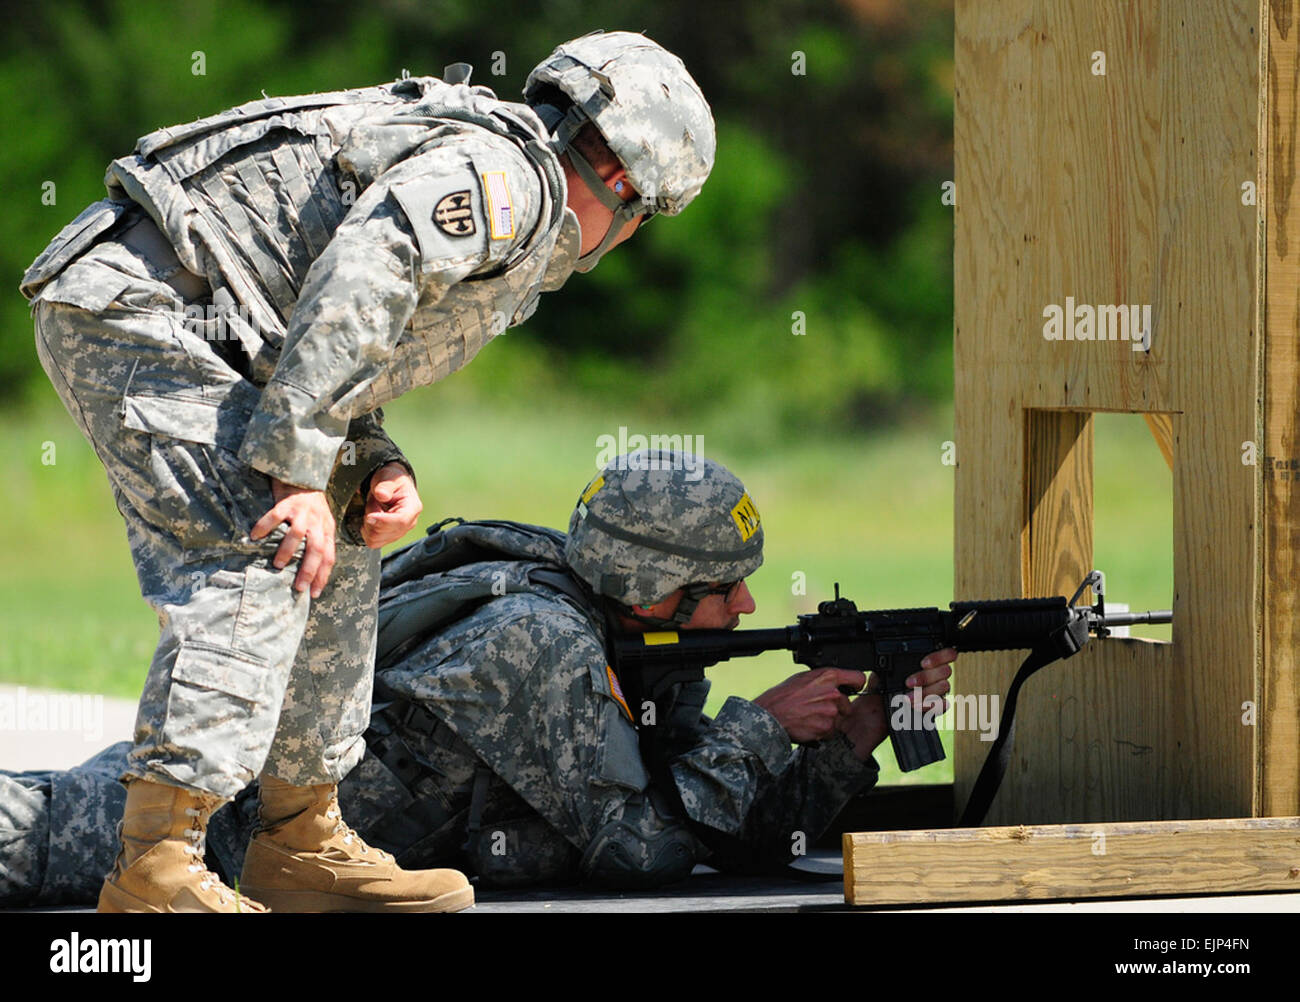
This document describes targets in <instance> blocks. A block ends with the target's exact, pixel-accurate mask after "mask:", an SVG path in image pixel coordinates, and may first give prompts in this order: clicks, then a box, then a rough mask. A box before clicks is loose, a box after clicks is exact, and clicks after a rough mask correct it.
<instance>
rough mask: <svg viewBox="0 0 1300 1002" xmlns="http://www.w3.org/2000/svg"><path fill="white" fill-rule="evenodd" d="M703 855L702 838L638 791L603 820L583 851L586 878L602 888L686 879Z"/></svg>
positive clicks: (639, 885) (647, 884) (648, 885)
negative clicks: (662, 811) (699, 841)
mask: <svg viewBox="0 0 1300 1002" xmlns="http://www.w3.org/2000/svg"><path fill="white" fill-rule="evenodd" d="M700 855H701V851H700V846H699V843H698V842H696V840H695V837H694V836H693V835H692V834H691V833H690V832H689V831H688V830H687V828H686V826H685V825H684V824H682V823H681V822H680V821H677V820H675V819H672V818H670V817H666V816H664V815H662V814H661V813H659V812H658V811H656V810H655V809H654V804H653V803H652V802H651V797H649V796H647V795H646V794H638V795H636V796H635V797H633V798H632V799H631V800H629V801H628V802H627V803H626V804H625V805H624V806H623V810H622V812H621V816H619V817H616V818H612V819H611V820H609V821H607V822H606V823H605V824H604V825H602V826H601V827H600V828H599V829H598V830H597V832H596V835H595V837H594V838H593V839H592V840H591V843H590V844H589V845H588V846H587V851H586V852H585V853H583V855H582V863H581V868H582V876H583V879H584V880H586V881H588V882H590V883H593V884H597V885H599V886H601V887H609V888H614V889H629V890H635V889H644V888H651V887H660V886H662V885H664V884H672V883H675V882H677V881H679V880H685V879H686V878H687V877H688V876H690V873H691V870H692V869H694V868H695V860H696V859H697V858H698V857H699V856H700Z"/></svg>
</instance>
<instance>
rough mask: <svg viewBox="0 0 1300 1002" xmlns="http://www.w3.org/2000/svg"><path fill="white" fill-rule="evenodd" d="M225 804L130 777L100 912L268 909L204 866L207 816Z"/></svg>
mask: <svg viewBox="0 0 1300 1002" xmlns="http://www.w3.org/2000/svg"><path fill="white" fill-rule="evenodd" d="M222 803H223V801H222V799H221V798H220V797H217V796H211V795H202V794H195V793H192V792H191V791H189V790H186V789H182V788H181V787H179V786H168V785H166V784H163V783H153V782H149V781H148V780H144V779H131V780H128V781H127V784H126V810H125V811H124V812H123V814H122V828H121V832H122V848H121V849H120V850H119V851H118V854H117V862H116V863H115V864H114V865H113V872H112V873H110V874H109V875H108V876H107V877H106V878H105V879H104V886H103V888H102V889H101V890H100V892H99V911H101V912H265V911H266V910H267V909H266V908H265V907H263V906H262V905H260V904H258V903H257V902H256V901H252V900H250V899H248V898H245V897H243V896H241V895H240V894H239V893H237V892H236V891H232V890H231V889H230V888H229V887H227V886H226V885H225V884H223V883H222V882H221V879H220V878H219V877H218V876H217V875H216V874H215V873H212V872H211V871H210V870H208V869H207V867H206V866H204V865H203V838H204V833H205V832H206V830H207V824H208V818H210V817H211V816H212V812H213V811H215V810H216V809H217V808H218V807H220V806H221V804H222Z"/></svg>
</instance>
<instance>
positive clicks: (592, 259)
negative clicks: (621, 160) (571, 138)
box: [565, 146, 647, 272]
mask: <svg viewBox="0 0 1300 1002" xmlns="http://www.w3.org/2000/svg"><path fill="white" fill-rule="evenodd" d="M565 152H567V153H568V154H569V162H570V163H571V164H573V170H574V172H575V173H576V174H577V175H578V177H580V178H582V180H583V183H584V184H586V186H587V188H588V189H589V190H590V191H591V193H592V194H593V195H595V196H596V199H597V200H598V201H599V202H600V204H601V205H603V206H604V207H605V208H607V209H609V210H610V212H612V213H613V218H612V219H610V221H609V229H607V230H606V231H605V237H604V239H603V240H601V242H600V244H599V245H598V246H597V247H596V248H595V249H594V250H592V251H589V252H588V253H586V254H584V255H582V257H580V258H578V262H577V264H575V265H574V266H573V270H574V271H580V272H588V271H591V269H592V268H594V267H596V264H597V263H598V262H599V261H600V259H601V257H603V256H604V254H605V252H606V251H607V250H609V248H610V247H611V246H612V245H613V243H614V241H615V240H616V239H617V238H618V235H619V234H620V233H622V232H623V227H625V226H626V225H627V224H628V223H630V222H632V220H634V219H635V218H636V217H637V216H639V215H642V214H643V213H645V212H646V211H647V208H646V206H645V204H644V201H643V200H642V199H640V198H635V199H633V200H632V201H630V202H625V201H623V199H621V198H619V197H618V195H616V194H615V193H614V192H612V191H610V190H609V188H608V187H607V186H606V184H605V182H604V181H603V180H602V179H601V177H600V175H599V174H597V173H596V170H595V168H594V167H592V166H591V163H590V161H588V160H587V158H586V157H584V156H583V155H582V154H581V153H579V152H578V148H577V147H576V146H570V147H569V148H568V149H567V150H566V151H565Z"/></svg>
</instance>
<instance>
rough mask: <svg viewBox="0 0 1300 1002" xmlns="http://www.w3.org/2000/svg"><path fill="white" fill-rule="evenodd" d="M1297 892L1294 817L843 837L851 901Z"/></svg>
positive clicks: (1298, 848) (1299, 852) (1299, 864)
mask: <svg viewBox="0 0 1300 1002" xmlns="http://www.w3.org/2000/svg"><path fill="white" fill-rule="evenodd" d="M1298 890H1300V817H1292V818H1223V819H1215V820H1210V821H1135V822H1121V823H1111V824H1102V823H1099V824H1091V825H1032V826H1025V825H1011V826H1007V827H1000V828H950V829H937V830H933V831H895V832H861V833H857V834H847V833H846V834H845V836H844V898H845V900H846V901H847V902H848V903H849V904H851V905H896V904H935V903H941V902H954V901H1019V900H1033V901H1041V900H1046V899H1052V898H1057V899H1062V898H1063V899H1072V898H1104V897H1120V896H1129V895H1136V896H1148V895H1169V894H1173V895H1179V894H1220V893H1236V894H1240V893H1245V892H1251V891H1298Z"/></svg>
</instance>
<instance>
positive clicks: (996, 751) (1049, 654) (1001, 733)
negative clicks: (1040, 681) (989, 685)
mask: <svg viewBox="0 0 1300 1002" xmlns="http://www.w3.org/2000/svg"><path fill="white" fill-rule="evenodd" d="M1060 656H1061V655H1060V653H1059V652H1058V651H1056V650H1053V649H1052V648H1050V647H1048V646H1047V645H1043V646H1041V647H1035V648H1034V649H1033V650H1032V651H1030V652H1029V656H1028V657H1027V658H1025V660H1024V662H1023V663H1022V664H1021V665H1020V670H1019V671H1018V672H1016V677H1015V679H1014V680H1013V681H1012V683H1011V688H1010V689H1008V690H1007V704H1006V706H1005V707H1003V709H1002V719H1001V720H1000V721H999V722H998V736H997V738H995V739H994V741H993V747H992V748H990V749H989V754H988V757H987V758H985V759H984V766H983V768H982V769H980V774H979V778H978V779H976V780H975V787H974V789H972V790H971V794H970V798H969V799H968V800H967V801H966V809H965V810H964V811H962V815H961V821H960V822H958V825H959V827H962V828H978V827H979V826H980V825H981V824H983V823H984V816H985V815H986V814H987V813H988V810H989V807H990V806H992V804H993V798H994V797H996V796H997V795H998V788H999V787H1000V786H1001V785H1002V777H1003V776H1004V775H1005V774H1006V771H1007V766H1008V765H1009V764H1010V763H1011V749H1012V746H1013V745H1014V744H1015V741H1016V699H1017V698H1018V697H1019V695H1020V687H1021V686H1022V685H1024V684H1025V680H1026V679H1028V678H1029V676H1030V675H1032V674H1034V672H1036V671H1038V669H1039V668H1043V667H1046V666H1047V665H1050V664H1051V663H1052V662H1053V661H1055V660H1056V659H1057V658H1059V657H1060Z"/></svg>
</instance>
